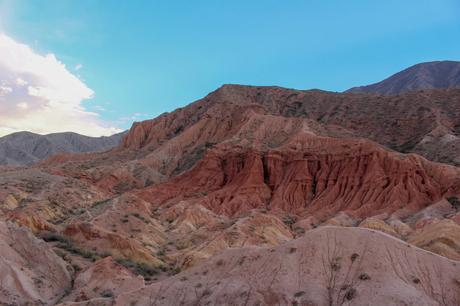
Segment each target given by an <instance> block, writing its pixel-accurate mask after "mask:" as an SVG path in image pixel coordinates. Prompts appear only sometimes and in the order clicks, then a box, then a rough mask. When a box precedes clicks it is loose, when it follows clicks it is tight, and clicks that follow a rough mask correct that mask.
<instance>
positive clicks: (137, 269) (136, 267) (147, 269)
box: [116, 258, 158, 278]
mask: <svg viewBox="0 0 460 306" xmlns="http://www.w3.org/2000/svg"><path fill="white" fill-rule="evenodd" d="M116 262H117V263H118V264H120V265H122V266H124V267H126V268H128V269H131V270H132V271H134V273H136V274H139V275H142V276H144V277H145V278H150V277H151V276H153V275H156V274H158V269H157V268H154V267H151V266H149V265H147V264H145V263H137V262H134V261H132V260H129V259H123V258H120V259H117V260H116Z"/></svg>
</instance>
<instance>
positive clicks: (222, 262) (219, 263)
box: [216, 259, 224, 266]
mask: <svg viewBox="0 0 460 306" xmlns="http://www.w3.org/2000/svg"><path fill="white" fill-rule="evenodd" d="M223 264H224V261H223V260H222V259H219V260H218V261H217V262H216V265H217V266H222V265H223Z"/></svg>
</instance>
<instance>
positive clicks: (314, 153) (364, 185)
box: [137, 134, 460, 218]
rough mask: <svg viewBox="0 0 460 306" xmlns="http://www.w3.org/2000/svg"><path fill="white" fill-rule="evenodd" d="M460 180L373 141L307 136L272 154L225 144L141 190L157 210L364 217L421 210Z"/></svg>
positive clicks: (453, 172) (455, 171)
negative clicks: (185, 206) (173, 204)
mask: <svg viewBox="0 0 460 306" xmlns="http://www.w3.org/2000/svg"><path fill="white" fill-rule="evenodd" d="M459 178H460V176H459V171H458V169H455V168H454V167H449V166H443V165H439V164H433V163H431V162H428V161H426V160H424V159H423V158H420V157H418V156H415V155H409V156H405V155H401V154H397V153H392V152H388V151H386V150H384V149H382V148H380V147H379V146H377V145H375V144H372V143H370V142H367V141H362V140H338V139H331V138H324V137H317V136H311V135H306V134H304V135H298V136H297V137H295V138H294V139H292V140H291V141H289V142H287V143H286V144H285V145H283V146H282V147H280V148H279V149H274V150H268V151H259V150H255V149H244V148H235V147H231V149H228V147H226V146H219V147H217V148H215V149H214V150H212V151H211V152H209V154H207V155H206V156H205V158H204V159H203V160H202V161H200V162H199V163H198V164H197V166H196V167H195V168H194V169H192V170H191V171H189V172H187V173H184V174H183V175H181V176H179V177H178V178H176V179H173V180H171V181H170V182H168V183H165V184H160V185H158V186H154V187H152V188H150V189H143V190H142V191H139V192H137V193H138V194H139V195H140V196H141V197H142V198H143V199H145V200H147V201H149V202H151V203H153V204H155V205H161V204H162V203H166V202H168V203H170V201H171V199H176V201H177V200H178V199H182V198H194V199H195V201H197V202H199V203H201V204H202V205H204V206H205V207H207V208H209V209H211V210H212V211H214V212H216V213H223V214H226V215H237V214H239V213H242V212H244V211H248V210H251V209H253V208H267V209H269V210H271V211H273V212H275V213H276V212H281V213H294V214H297V215H307V214H314V215H316V216H318V217H321V218H324V217H328V216H329V217H330V216H332V215H333V214H335V213H337V212H339V211H345V212H348V213H349V214H351V215H353V216H356V217H359V218H364V217H368V216H373V215H376V214H379V213H383V212H389V213H391V212H394V211H396V210H398V209H400V208H402V207H405V208H409V209H411V210H412V211H418V210H420V209H421V208H423V207H425V206H426V205H428V204H430V203H432V202H434V201H437V200H439V199H440V198H441V197H442V196H443V195H444V194H446V193H447V192H450V191H451V190H453V188H455V186H457V184H458V183H459Z"/></svg>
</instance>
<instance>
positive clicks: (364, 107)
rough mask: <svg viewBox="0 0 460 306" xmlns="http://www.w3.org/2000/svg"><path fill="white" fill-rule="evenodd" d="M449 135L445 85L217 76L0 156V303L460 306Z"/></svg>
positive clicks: (451, 95) (459, 244)
mask: <svg viewBox="0 0 460 306" xmlns="http://www.w3.org/2000/svg"><path fill="white" fill-rule="evenodd" d="M433 84H434V83H433ZM459 137H460V89H458V88H450V86H449V88H434V89H427V88H425V89H423V90H404V92H402V93H397V94H396V93H395V94H393V93H392V94H386V93H385V94H380V93H374V92H372V93H354V92H346V93H334V92H326V91H321V90H294V89H286V88H281V87H276V86H266V87H264V86H243V85H232V84H228V85H224V86H222V87H220V88H218V89H217V90H215V91H214V92H211V93H210V94H208V95H207V96H205V97H203V98H202V99H199V100H197V101H195V102H193V103H191V104H189V105H187V106H185V107H183V108H179V109H177V110H175V111H173V112H170V113H165V114H162V115H161V116H159V117H157V118H154V119H151V120H146V121H142V122H136V123H134V124H133V126H132V127H131V128H130V130H129V131H127V132H126V134H124V135H123V137H122V139H121V141H120V143H119V144H118V145H117V146H115V147H113V148H112V149H110V150H107V151H102V152H88V153H84V154H82V153H71V152H62V153H58V154H55V155H52V156H49V157H47V158H46V159H44V160H42V161H41V162H40V163H35V164H32V165H29V166H27V167H18V168H15V167H3V168H1V170H2V172H1V175H0V203H1V205H0V258H1V259H3V260H0V272H1V274H0V275H1V276H0V280H1V282H0V284H1V290H0V303H3V304H7V305H26V304H29V305H88V306H89V305H117V306H125V305H141V306H143V305H310V306H322V305H334V306H335V305H427V306H428V305H460V295H459V292H460V277H459V275H460V268H459V267H460V167H459V165H460V160H459V156H460V154H459V153H460V140H459Z"/></svg>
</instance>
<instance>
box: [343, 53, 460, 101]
mask: <svg viewBox="0 0 460 306" xmlns="http://www.w3.org/2000/svg"><path fill="white" fill-rule="evenodd" d="M459 87H460V62H454V61H437V62H427V63H420V64H417V65H414V66H411V67H409V68H407V69H405V70H403V71H401V72H398V73H396V74H394V75H392V76H390V77H389V78H387V79H385V80H383V81H381V82H378V83H375V84H371V85H367V86H359V87H353V88H351V89H349V90H347V92H353V93H378V94H399V93H404V92H408V91H418V90H424V89H443V88H459Z"/></svg>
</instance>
